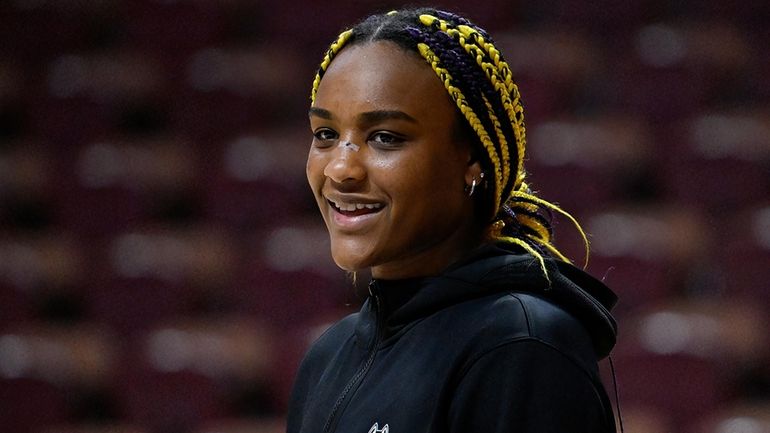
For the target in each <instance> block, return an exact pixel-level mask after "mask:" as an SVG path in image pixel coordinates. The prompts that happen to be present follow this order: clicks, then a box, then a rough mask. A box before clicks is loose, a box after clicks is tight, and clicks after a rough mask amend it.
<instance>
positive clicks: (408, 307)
mask: <svg viewBox="0 0 770 433" xmlns="http://www.w3.org/2000/svg"><path fill="white" fill-rule="evenodd" d="M546 268H547V269H548V275H549V278H550V281H549V280H548V279H546V278H545V277H544V276H543V274H542V272H541V270H540V266H539V264H538V262H537V261H536V260H535V259H534V258H533V257H532V256H531V255H528V254H521V253H515V252H512V251H510V250H508V249H505V248H503V247H502V246H500V245H494V244H490V245H484V246H482V247H480V248H478V249H477V250H475V251H474V252H473V253H472V254H471V255H469V256H468V257H466V258H465V259H463V260H461V261H459V262H457V263H455V264H454V265H452V266H451V267H450V268H448V269H447V270H445V271H444V272H443V273H442V274H441V275H438V276H435V277H424V278H410V279H405V280H373V281H372V283H371V285H370V292H371V293H372V295H373V296H372V297H374V296H376V298H377V302H378V303H379V306H378V309H379V312H378V313H375V310H376V308H374V303H375V302H373V300H372V297H370V299H369V301H368V302H367V304H368V306H367V307H365V308H364V310H365V311H367V312H368V314H365V315H364V316H363V317H362V322H367V321H373V320H377V321H379V325H380V326H382V328H383V329H382V332H383V334H382V337H383V338H384V339H385V340H386V341H385V344H384V345H387V343H388V342H387V340H390V339H393V338H396V337H397V334H398V333H399V331H401V330H402V329H404V328H405V327H407V326H408V325H409V324H411V323H414V322H416V321H418V320H419V319H422V318H424V317H427V316H429V315H430V314H432V313H434V312H436V311H438V310H441V309H443V308H446V307H448V306H451V305H454V304H457V303H460V302H464V301H467V300H471V299H474V298H479V297H482V296H486V295H490V294H493V293H500V292H523V293H535V294H538V295H540V296H542V297H544V298H546V299H548V300H549V301H551V302H553V303H555V304H557V305H559V306H560V307H562V308H564V309H565V310H567V311H568V312H570V313H571V314H573V315H574V316H575V317H576V318H577V319H578V320H579V321H581V322H582V323H583V324H584V325H585V326H586V329H588V331H589V333H590V335H591V338H592V341H593V344H594V350H595V351H596V353H597V355H598V356H599V357H600V358H603V357H605V356H607V354H609V352H610V350H611V349H612V347H613V346H614V345H615V340H616V335H617V325H616V323H615V319H614V318H613V317H612V315H611V314H610V310H611V309H612V307H613V306H614V305H615V303H616V301H617V297H616V296H615V294H614V293H612V291H610V289H609V288H607V286H605V285H604V284H603V283H601V282H600V281H598V280H596V279H595V278H593V277H591V276H590V275H588V274H587V273H585V272H583V271H582V270H580V269H578V268H576V267H574V266H572V265H570V264H567V263H564V262H561V261H556V260H551V259H547V260H546ZM376 317H379V319H376ZM360 325H361V326H359V328H360V329H359V330H358V331H359V332H357V333H358V334H359V337H364V335H361V334H362V332H363V331H365V330H369V331H373V330H375V328H376V325H377V324H376V323H368V324H365V323H361V324H360ZM363 333H364V334H369V333H370V332H363ZM370 338H371V337H370Z"/></svg>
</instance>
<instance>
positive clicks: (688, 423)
mask: <svg viewBox="0 0 770 433" xmlns="http://www.w3.org/2000/svg"><path fill="white" fill-rule="evenodd" d="M401 3H402V2H396V1H393V0H378V1H367V2H346V1H342V0H333V1H327V2H323V4H321V3H318V2H312V1H308V0H303V1H296V2H285V1H279V0H266V1H259V2H254V1H250V0H217V1H202V0H187V1H165V0H142V1H126V0H100V1H93V0H84V1H67V2H59V1H45V0H35V1H32V0H10V1H7V2H3V3H1V4H0V40H2V41H4V42H3V43H2V44H0V431H2V432H4V433H5V432H7V433H214V432H217V433H242V432H247V431H248V432H256V433H275V432H279V431H283V430H284V421H283V417H284V414H285V411H286V407H287V402H288V399H289V393H290V389H291V383H292V380H293V377H294V373H295V372H296V369H297V366H298V364H299V362H300V360H301V357H302V354H303V353H304V351H305V350H306V349H307V347H308V345H309V344H310V343H311V342H312V340H313V339H314V338H315V337H317V336H318V335H319V334H320V332H322V331H323V330H324V329H325V328H326V327H327V326H328V325H329V324H330V323H332V322H333V321H335V320H337V319H339V318H340V317H342V316H343V315H345V314H348V313H350V312H352V311H355V310H356V309H357V308H358V306H359V305H360V303H361V301H362V300H363V298H364V296H365V295H362V294H361V293H362V292H363V293H365V291H363V290H361V287H358V286H360V285H361V282H360V281H359V283H358V286H356V285H354V284H353V283H352V282H351V280H350V278H349V277H348V276H347V275H345V274H344V273H343V272H342V271H340V270H338V269H337V268H336V266H335V265H334V264H333V262H332V261H331V258H330V256H329V253H328V249H329V246H328V239H327V237H326V234H325V229H324V226H323V222H322V220H321V218H320V217H319V215H317V211H316V206H315V202H314V199H313V197H312V194H311V193H310V192H309V190H308V188H307V186H306V180H305V170H304V166H305V157H306V152H307V150H306V149H307V146H308V143H309V141H310V138H311V134H310V131H309V129H308V126H307V124H306V123H307V122H306V116H307V114H306V110H307V106H308V101H309V99H308V96H309V91H310V84H311V80H312V76H313V74H314V72H315V68H316V66H317V62H318V61H319V60H320V57H321V54H322V52H323V51H324V50H325V49H326V46H327V44H328V43H329V42H330V41H331V40H333V39H334V37H335V36H336V35H337V32H338V31H339V30H340V28H341V27H342V26H344V25H346V24H350V23H352V22H354V21H355V20H357V19H358V18H361V17H363V16H364V15H365V14H367V13H368V12H371V11H372V10H373V9H376V10H383V9H384V10H387V9H388V8H394V7H398V6H400V5H401ZM412 3H416V4H423V3H433V2H424V1H422V0H419V1H415V2H412ZM443 4H445V5H447V6H448V7H449V8H451V9H455V10H458V11H460V12H463V13H466V14H467V15H468V16H469V17H471V18H473V19H475V20H476V21H477V22H478V23H479V24H481V25H483V26H484V27H485V28H487V29H488V30H490V32H491V33H492V34H493V35H494V36H496V40H497V41H498V44H499V45H500V47H501V48H502V51H503V52H504V53H506V55H507V56H508V60H509V63H510V64H511V67H512V70H513V72H514V75H515V77H516V80H517V81H518V83H519V86H520V88H521V92H522V95H523V102H524V106H525V109H526V112H527V133H528V140H529V150H528V151H529V155H528V161H527V164H528V165H527V167H528V171H529V173H530V177H529V180H530V183H531V185H532V187H533V188H534V189H535V190H537V191H539V192H540V194H541V195H542V196H543V197H545V198H547V199H551V200H553V201H554V202H557V203H559V204H560V205H562V206H563V207H564V208H565V209H566V210H568V211H570V212H571V213H572V214H573V215H575V216H576V217H578V219H579V220H580V221H581V222H582V224H583V226H584V228H585V229H586V231H587V232H588V233H589V234H590V240H591V242H592V255H591V259H590V261H589V264H588V268H587V269H588V271H589V272H590V273H592V274H594V275H595V276H596V277H597V278H600V279H603V280H604V281H606V282H607V283H608V284H609V285H610V286H611V287H612V288H613V289H614V290H615V291H616V292H617V293H618V294H619V295H620V303H619V305H618V308H617V310H616V315H617V319H618V322H619V324H620V336H619V341H618V346H617V348H616V350H615V352H614V355H613V356H614V363H615V375H614V378H613V377H612V375H611V374H609V372H607V371H606V370H608V366H607V365H606V363H603V364H602V366H601V368H602V372H603V373H607V374H606V375H605V376H606V380H607V387H608V389H609V390H612V388H613V386H612V381H613V380H615V381H616V382H617V386H618V391H619V397H620V404H621V406H622V410H623V414H624V419H625V421H626V427H627V428H626V431H629V432H635V433H662V432H670V431H682V432H685V433H727V432H761V431H770V427H768V426H770V405H769V404H768V401H770V367H768V366H769V365H770V353H769V352H768V350H767V347H768V341H767V335H768V331H770V323H768V320H767V319H766V317H767V316H768V313H770V285H769V283H768V281H770V138H768V137H770V80H768V79H767V77H768V76H770V44H769V43H768V41H769V40H770V32H768V30H767V22H770V6H769V5H770V3H768V2H766V1H762V0H746V1H742V2H723V1H716V0H708V1H690V0H687V1H681V2H676V3H672V2H666V1H662V0H633V1H627V2H614V1H607V0H602V1H594V2H587V1H582V0H581V1H578V0H567V1H561V2H524V1H503V0H489V1H483V2H477V3H471V2H460V1H457V0H448V1H445V2H443ZM555 228H556V231H557V244H559V245H561V246H563V249H564V250H565V251H566V252H568V255H569V256H571V257H573V258H575V261H576V262H578V263H580V262H581V261H582V258H583V247H582V244H581V242H580V237H579V236H578V235H577V232H576V231H575V230H573V229H572V228H571V227H570V224H569V222H568V221H566V220H564V218H560V217H559V216H556V222H555ZM361 278H362V276H359V279H361ZM363 279H365V278H363ZM364 284H365V281H364Z"/></svg>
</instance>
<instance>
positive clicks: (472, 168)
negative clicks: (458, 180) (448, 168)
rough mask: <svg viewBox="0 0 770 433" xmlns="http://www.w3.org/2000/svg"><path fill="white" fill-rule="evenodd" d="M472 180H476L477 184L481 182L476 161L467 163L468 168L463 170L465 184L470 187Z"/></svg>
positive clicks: (478, 164) (479, 169)
mask: <svg viewBox="0 0 770 433" xmlns="http://www.w3.org/2000/svg"><path fill="white" fill-rule="evenodd" d="M473 179H476V183H477V184H478V183H479V182H481V164H480V163H479V161H478V160H475V161H470V162H468V167H467V168H466V169H465V184H466V185H470V184H471V183H473Z"/></svg>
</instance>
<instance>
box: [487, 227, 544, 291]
mask: <svg viewBox="0 0 770 433" xmlns="http://www.w3.org/2000/svg"><path fill="white" fill-rule="evenodd" d="M497 239H498V240H500V241H502V242H508V243H511V244H515V245H518V246H520V247H521V248H523V249H524V251H526V252H528V253H530V254H531V255H532V256H533V257H534V258H535V259H537V261H538V263H539V264H540V269H541V270H542V271H543V275H544V276H545V279H546V280H548V282H549V283H550V282H551V279H550V278H549V277H548V269H546V267H545V259H544V258H543V255H542V254H540V253H539V252H538V251H537V250H536V249H534V248H532V245H530V244H528V243H527V242H525V241H523V240H521V239H519V238H514V237H511V236H500V237H499V238H497Z"/></svg>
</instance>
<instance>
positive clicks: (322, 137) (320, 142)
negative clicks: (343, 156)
mask: <svg viewBox="0 0 770 433" xmlns="http://www.w3.org/2000/svg"><path fill="white" fill-rule="evenodd" d="M313 137H314V138H315V140H313V141H314V142H317V143H316V145H317V146H319V147H325V146H327V147H328V146H331V145H332V144H333V143H331V142H332V141H334V140H336V139H337V138H339V137H338V135H337V133H336V132H334V131H333V130H331V129H329V128H319V129H317V130H316V131H315V132H313Z"/></svg>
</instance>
